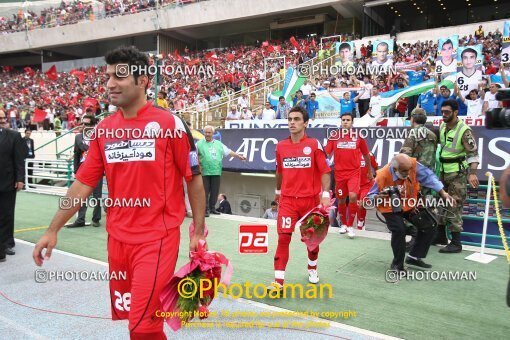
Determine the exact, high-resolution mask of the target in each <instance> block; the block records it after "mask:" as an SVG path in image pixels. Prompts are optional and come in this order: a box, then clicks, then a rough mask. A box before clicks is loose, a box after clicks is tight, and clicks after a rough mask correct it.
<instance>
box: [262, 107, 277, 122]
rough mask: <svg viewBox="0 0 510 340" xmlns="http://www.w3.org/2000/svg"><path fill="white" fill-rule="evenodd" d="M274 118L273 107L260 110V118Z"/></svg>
mask: <svg viewBox="0 0 510 340" xmlns="http://www.w3.org/2000/svg"><path fill="white" fill-rule="evenodd" d="M275 118H276V112H275V111H274V110H273V109H264V110H262V116H261V119H262V120H273V119H275Z"/></svg>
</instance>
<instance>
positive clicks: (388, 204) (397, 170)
mask: <svg viewBox="0 0 510 340" xmlns="http://www.w3.org/2000/svg"><path fill="white" fill-rule="evenodd" d="M420 185H423V186H424V187H427V188H430V189H432V190H434V191H436V192H438V193H439V195H440V196H441V197H442V198H443V199H444V200H445V201H446V204H447V205H452V204H455V201H454V199H453V198H452V197H451V196H450V195H448V193H447V192H446V191H445V190H443V184H442V183H441V182H440V181H439V179H438V178H437V177H436V175H435V174H434V173H433V172H432V171H431V170H430V169H428V168H427V167H425V166H423V165H422V164H420V163H419V162H417V161H416V159H415V158H411V157H409V156H407V155H405V154H398V155H395V157H393V159H392V160H391V162H390V164H387V165H386V166H384V167H383V168H382V169H380V170H378V171H377V176H376V178H375V184H374V186H373V187H372V189H370V192H369V193H368V195H367V197H368V199H370V200H374V199H375V202H374V203H375V205H376V207H377V210H379V212H381V213H382V214H383V215H384V217H385V219H386V224H387V226H388V229H389V230H390V231H391V249H392V250H393V262H392V263H391V267H390V268H391V269H393V270H398V271H405V269H404V258H405V253H406V230H405V228H406V226H405V224H404V220H403V219H404V218H405V219H406V220H408V221H409V222H411V223H412V221H413V213H414V212H415V209H416V207H415V206H416V203H417V201H418V191H419V190H420ZM372 202H373V201H372ZM425 224H428V225H416V227H417V228H418V235H417V237H416V242H415V243H414V245H413V247H412V248H411V251H410V252H409V255H408V257H407V259H406V263H407V264H409V265H414V266H418V267H422V268H431V267H432V266H431V265H430V264H427V263H425V262H423V260H422V259H424V258H425V257H426V256H427V252H428V250H429V247H430V244H431V241H432V238H433V237H434V233H435V230H434V227H433V223H425Z"/></svg>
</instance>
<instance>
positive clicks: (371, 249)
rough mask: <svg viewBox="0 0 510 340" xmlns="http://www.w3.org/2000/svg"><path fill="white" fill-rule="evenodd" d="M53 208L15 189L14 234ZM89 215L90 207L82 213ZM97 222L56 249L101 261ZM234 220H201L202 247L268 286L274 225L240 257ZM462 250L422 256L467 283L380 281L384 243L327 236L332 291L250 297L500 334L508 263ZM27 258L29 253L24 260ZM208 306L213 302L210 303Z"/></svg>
mask: <svg viewBox="0 0 510 340" xmlns="http://www.w3.org/2000/svg"><path fill="white" fill-rule="evenodd" d="M57 208H58V197H55V196H47V195H39V194H31V193H25V192H22V193H19V195H18V197H17V205H16V231H17V232H16V233H15V237H16V238H19V239H23V240H26V241H30V242H36V241H37V240H38V239H39V237H40V236H41V235H42V234H43V233H44V229H42V228H38V227H43V226H47V225H48V224H49V222H50V220H51V218H52V216H53V214H54V213H55V211H56V210H57ZM87 214H88V215H89V216H88V219H87V220H90V217H91V214H92V211H91V209H89V211H88V212H87ZM101 222H102V224H103V226H102V227H100V228H93V227H90V226H89V227H84V228H77V229H65V228H64V229H63V230H61V232H60V233H59V239H58V246H57V248H58V249H61V250H64V251H67V252H70V253H74V254H78V255H82V256H86V257H90V258H93V259H97V260H101V261H106V260H107V253H106V238H107V234H106V232H105V229H104V223H105V218H104V216H103V219H102V221H101ZM189 222H190V220H189V219H186V220H185V221H184V224H183V225H182V227H181V235H182V237H181V248H180V252H179V260H178V264H177V268H179V267H180V266H181V265H182V264H184V263H185V262H186V258H187V254H188V225H189ZM240 223H241V222H236V221H230V220H224V219H221V218H208V219H207V225H208V228H209V237H208V244H209V249H211V250H216V251H220V252H222V253H223V254H225V256H227V257H228V258H229V259H230V260H231V262H232V263H233V265H234V275H233V277H232V283H239V284H241V285H243V284H244V283H245V282H246V281H250V282H251V283H252V284H253V285H255V284H259V283H261V284H269V283H270V282H271V281H272V280H273V275H274V272H273V255H274V252H275V249H276V241H277V235H276V228H275V227H270V228H269V230H270V233H269V253H268V254H249V255H241V254H239V251H238V248H237V247H238V226H239V224H240ZM290 249H291V250H290V252H291V253H290V260H289V264H288V266H287V270H286V283H300V284H303V285H306V284H307V283H308V276H307V267H306V264H307V256H306V254H307V253H306V248H305V246H304V244H303V243H302V242H301V241H300V237H299V235H298V233H295V234H294V237H293V240H292V242H291V246H290ZM467 255H469V253H468V252H463V253H462V254H452V255H442V254H439V253H438V252H437V248H436V247H431V249H430V252H429V256H428V262H429V263H431V264H432V265H433V268H432V269H434V270H437V271H472V272H476V280H475V281H473V280H471V281H440V282H439V281H438V282H433V281H401V282H399V283H398V284H394V283H387V282H386V280H385V272H386V270H387V269H388V266H389V263H390V262H391V259H392V254H391V248H390V244H389V242H388V241H383V240H375V239H369V238H362V237H357V238H355V239H353V240H350V239H348V238H347V237H345V236H340V235H338V234H329V235H328V237H327V238H326V240H325V241H324V242H323V243H322V244H321V248H320V254H319V262H318V272H319V275H320V280H321V281H320V283H324V284H326V283H328V284H330V285H331V286H332V287H333V297H332V298H325V299H315V300H309V299H279V300H275V299H270V298H265V299H255V300H256V301H258V302H262V303H266V304H270V305H275V306H278V307H281V308H285V309H289V310H294V311H313V312H342V311H351V312H355V313H356V314H355V315H356V316H355V317H352V313H351V317H349V318H346V319H344V318H329V319H330V320H332V321H336V322H340V323H344V324H348V325H351V326H355V327H360V328H364V329H369V330H372V331H376V332H380V333H384V334H388V335H392V336H397V337H401V338H406V339H425V338H447V339H457V338H464V337H469V338H483V337H487V336H490V337H491V338H506V337H508V334H509V332H510V322H509V320H510V309H509V308H508V307H507V306H506V304H505V292H506V284H507V280H508V264H507V263H506V261H505V259H504V258H503V257H498V259H496V260H495V261H493V262H491V263H490V264H487V265H484V264H479V263H476V262H471V261H466V260H464V257H465V256H467ZM27 261H31V259H27ZM213 308H214V303H213Z"/></svg>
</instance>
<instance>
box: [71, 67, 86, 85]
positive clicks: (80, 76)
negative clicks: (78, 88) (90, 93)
mask: <svg viewBox="0 0 510 340" xmlns="http://www.w3.org/2000/svg"><path fill="white" fill-rule="evenodd" d="M69 73H70V74H71V75H73V76H76V77H77V78H78V82H79V83H80V84H83V81H84V80H85V72H83V71H78V70H71V72H69Z"/></svg>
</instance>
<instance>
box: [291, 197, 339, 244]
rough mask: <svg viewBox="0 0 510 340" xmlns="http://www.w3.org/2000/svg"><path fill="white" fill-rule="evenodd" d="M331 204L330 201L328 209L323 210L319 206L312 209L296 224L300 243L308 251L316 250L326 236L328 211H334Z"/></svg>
mask: <svg viewBox="0 0 510 340" xmlns="http://www.w3.org/2000/svg"><path fill="white" fill-rule="evenodd" d="M333 202H334V200H331V205H330V207H328V208H324V207H323V206H322V205H321V204H320V205H318V206H316V207H314V208H313V209H312V210H310V211H309V212H308V213H306V214H305V215H304V216H303V217H302V218H301V219H300V220H299V221H298V222H297V223H296V226H297V227H299V230H300V231H301V241H302V242H304V243H305V244H306V247H307V248H308V249H309V250H314V249H315V248H317V246H318V245H319V244H320V243H321V242H322V241H324V239H325V238H326V236H327V235H328V229H329V224H330V221H329V211H330V210H331V209H334V207H333V206H332V204H333Z"/></svg>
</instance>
